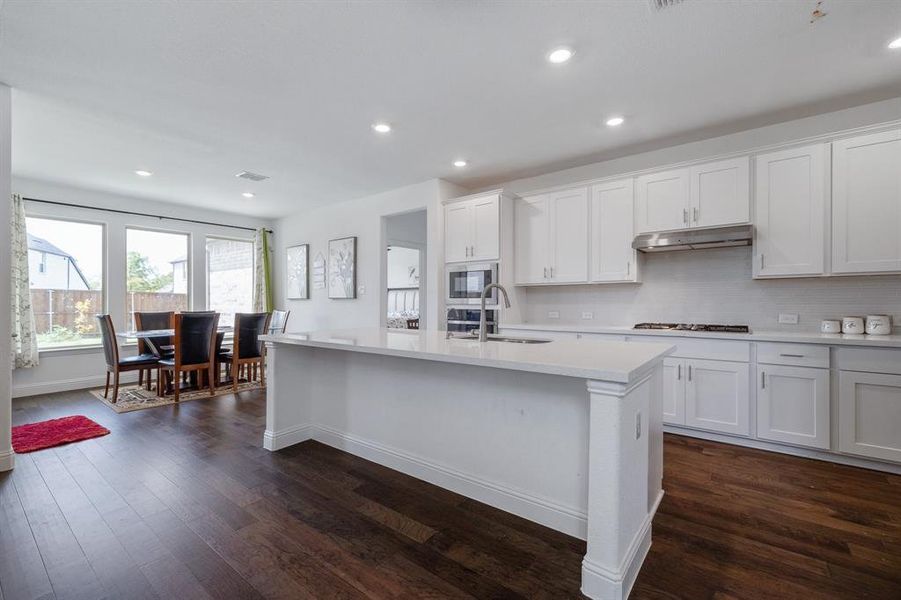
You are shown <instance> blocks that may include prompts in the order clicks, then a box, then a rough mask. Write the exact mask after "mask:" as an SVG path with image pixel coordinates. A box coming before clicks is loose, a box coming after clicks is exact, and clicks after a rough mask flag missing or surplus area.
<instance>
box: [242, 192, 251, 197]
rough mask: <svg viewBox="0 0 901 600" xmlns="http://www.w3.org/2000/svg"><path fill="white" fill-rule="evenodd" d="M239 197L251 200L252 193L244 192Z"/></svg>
mask: <svg viewBox="0 0 901 600" xmlns="http://www.w3.org/2000/svg"><path fill="white" fill-rule="evenodd" d="M241 195H242V196H244V197H245V198H253V192H244V193H243V194H241Z"/></svg>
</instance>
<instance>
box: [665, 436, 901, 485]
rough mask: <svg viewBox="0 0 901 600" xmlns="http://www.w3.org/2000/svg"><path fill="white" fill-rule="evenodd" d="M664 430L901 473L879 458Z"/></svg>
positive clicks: (732, 437)
mask: <svg viewBox="0 0 901 600" xmlns="http://www.w3.org/2000/svg"><path fill="white" fill-rule="evenodd" d="M663 431H665V432H666V433H675V434H676V435H684V436H685V437H693V438H700V439H702V440H710V441H713V442H722V443H724V444H732V445H734V446H744V447H745V448H755V449H757V450H767V451H769V452H778V453H779V454H788V455H791V456H800V457H802V458H812V459H814V460H822V461H825V462H833V463H838V464H840V465H848V466H850V467H860V468H862V469H871V470H873V471H884V472H886V473H894V474H895V475H901V465H898V464H892V463H886V462H882V461H878V460H870V459H867V458H858V457H856V456H848V455H847V454H837V453H835V452H830V451H827V450H817V449H815V448H800V447H798V446H787V445H785V444H779V443H774V442H766V441H763V440H756V439H751V438H743V437H734V436H731V435H725V434H722V433H716V432H713V431H701V430H698V429H686V428H682V427H679V426H677V425H664V426H663Z"/></svg>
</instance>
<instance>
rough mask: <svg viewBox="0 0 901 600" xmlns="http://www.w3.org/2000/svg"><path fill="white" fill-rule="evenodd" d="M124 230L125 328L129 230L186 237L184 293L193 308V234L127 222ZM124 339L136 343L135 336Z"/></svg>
mask: <svg viewBox="0 0 901 600" xmlns="http://www.w3.org/2000/svg"><path fill="white" fill-rule="evenodd" d="M124 230H125V232H124V247H125V261H124V264H123V267H124V270H123V272H122V281H123V283H124V284H125V285H124V286H123V289H124V290H125V297H124V298H123V299H122V301H123V304H124V308H125V313H124V314H123V315H122V316H123V317H124V318H125V328H126V329H127V330H128V329H129V322H128V293H129V292H128V232H129V231H130V230H136V231H147V232H150V233H167V234H172V235H183V236H185V237H186V238H187V245H186V250H187V251H186V252H185V257H186V259H187V260H186V262H187V266H186V268H187V276H186V284H185V286H186V290H185V293H186V294H187V296H188V302H187V304H188V310H193V309H194V304H193V302H194V293H193V292H194V267H193V265H194V238H193V234H192V233H191V232H190V231H183V230H178V229H165V228H161V227H160V228H157V227H144V226H142V225H129V224H127V223H126V224H125V226H124ZM124 341H125V343H126V345H129V346H131V345H135V344H136V343H137V340H136V339H135V338H128V339H127V340H124Z"/></svg>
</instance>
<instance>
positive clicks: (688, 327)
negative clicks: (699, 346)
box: [632, 323, 751, 333]
mask: <svg viewBox="0 0 901 600" xmlns="http://www.w3.org/2000/svg"><path fill="white" fill-rule="evenodd" d="M632 329H652V330H661V331H707V332H712V333H751V328H750V327H748V326H747V325H718V324H712V323H636V324H635V325H634V326H633V327H632Z"/></svg>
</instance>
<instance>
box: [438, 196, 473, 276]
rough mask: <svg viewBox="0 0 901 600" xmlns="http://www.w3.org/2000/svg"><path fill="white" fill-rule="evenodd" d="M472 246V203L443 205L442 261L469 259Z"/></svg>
mask: <svg viewBox="0 0 901 600" xmlns="http://www.w3.org/2000/svg"><path fill="white" fill-rule="evenodd" d="M471 248H472V205H471V204H469V203H468V202H455V203H453V204H448V205H446V206H445V207H444V261H445V262H449V263H450V262H464V261H467V260H469V253H470V249H471Z"/></svg>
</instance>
